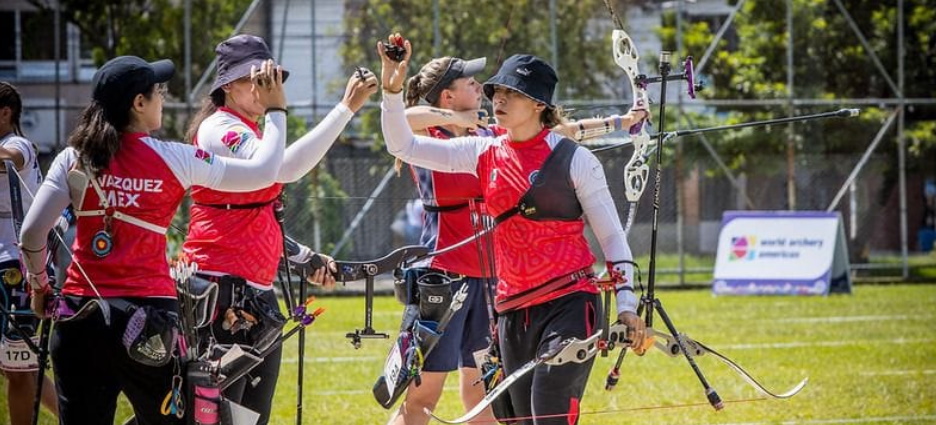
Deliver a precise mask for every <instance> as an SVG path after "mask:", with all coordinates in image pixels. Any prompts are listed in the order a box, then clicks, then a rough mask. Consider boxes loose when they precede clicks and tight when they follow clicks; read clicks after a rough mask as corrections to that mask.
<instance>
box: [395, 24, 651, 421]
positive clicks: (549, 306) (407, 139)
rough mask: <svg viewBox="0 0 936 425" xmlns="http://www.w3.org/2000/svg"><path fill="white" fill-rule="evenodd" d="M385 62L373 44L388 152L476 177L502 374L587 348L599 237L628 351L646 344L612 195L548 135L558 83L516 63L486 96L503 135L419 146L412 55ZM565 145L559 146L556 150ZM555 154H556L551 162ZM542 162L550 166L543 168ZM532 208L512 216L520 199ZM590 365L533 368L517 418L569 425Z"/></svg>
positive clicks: (584, 159)
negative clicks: (489, 231)
mask: <svg viewBox="0 0 936 425" xmlns="http://www.w3.org/2000/svg"><path fill="white" fill-rule="evenodd" d="M404 48H405V49H406V52H407V53H406V55H405V57H404V58H403V60H402V61H401V62H399V63H397V62H394V61H392V60H391V59H390V58H389V57H388V56H387V54H386V53H385V52H384V50H383V49H382V48H380V47H379V46H378V49H377V50H378V54H379V55H380V56H381V60H382V64H383V70H382V72H381V80H382V83H383V103H382V106H381V107H382V110H383V114H382V129H383V133H384V139H385V140H386V141H387V150H388V151H389V152H390V153H391V154H393V155H394V156H396V157H397V158H399V159H402V160H403V161H406V162H409V163H411V164H414V165H417V166H420V167H425V168H428V169H432V170H437V171H448V172H463V173H471V174H474V175H475V176H477V177H478V179H479V180H480V184H481V191H482V194H483V196H484V200H485V205H486V208H487V212H488V213H490V214H491V215H493V216H496V217H498V219H497V221H498V222H499V224H498V225H497V227H496V229H495V231H494V254H495V262H496V264H497V279H498V283H497V295H496V298H495V307H496V309H497V311H498V313H499V314H500V319H499V321H498V329H497V332H498V335H499V340H500V341H499V342H500V348H501V354H502V356H503V362H504V368H505V372H506V373H511V372H513V371H514V370H516V369H518V368H520V367H521V366H522V365H523V364H524V363H526V362H528V361H530V360H532V359H534V358H535V357H537V356H539V355H540V354H543V353H545V352H548V351H551V350H552V349H554V348H556V347H557V345H558V344H559V343H560V342H562V341H563V340H565V339H567V338H573V337H574V338H578V339H586V338H588V337H590V336H591V335H593V334H594V333H595V332H596V331H597V327H598V324H599V321H600V318H599V317H598V314H599V303H598V295H597V294H598V289H597V287H596V286H595V284H594V282H593V280H594V279H593V274H594V273H593V271H592V270H591V267H592V264H593V263H594V261H595V257H594V255H593V254H592V253H591V251H590V249H589V246H588V243H587V241H586V240H585V237H584V235H583V230H584V220H583V217H585V218H587V219H588V221H589V224H590V225H591V226H592V228H593V230H594V231H595V234H596V236H597V237H598V240H599V242H600V243H601V247H602V251H604V254H605V258H606V259H608V261H609V264H610V265H611V266H612V267H613V268H614V269H615V270H617V271H618V272H620V273H621V274H623V276H624V277H625V281H624V283H622V284H620V285H619V287H618V288H617V289H618V303H617V304H618V305H617V307H618V319H619V320H620V321H621V322H622V323H624V324H625V325H627V327H628V328H629V330H628V335H627V337H628V338H629V339H630V340H631V344H632V345H633V346H635V347H637V346H639V345H640V344H641V343H642V341H643V338H644V324H643V322H642V321H641V320H640V318H639V317H637V315H636V307H637V298H636V296H635V295H634V293H633V285H632V284H631V283H630V282H631V279H630V278H631V277H632V276H633V269H632V267H631V266H630V263H629V261H631V259H632V258H631V252H630V248H629V247H628V245H627V241H626V239H625V236H624V232H623V229H622V227H621V223H620V220H619V219H618V216H617V212H616V209H615V207H614V201H613V200H612V199H611V195H610V192H609V191H608V187H607V182H606V180H605V176H604V170H603V169H602V167H601V164H600V163H599V162H598V160H597V159H596V158H595V157H594V155H592V154H591V153H590V152H588V151H587V150H585V149H576V147H575V146H574V144H572V146H571V147H570V143H571V142H567V141H564V140H563V139H564V138H563V136H561V135H559V134H557V133H555V132H553V131H551V130H550V128H552V127H554V126H556V125H558V124H560V123H561V121H562V119H561V116H560V115H559V114H558V109H557V108H556V106H555V105H554V104H553V103H552V95H553V92H554V90H555V85H556V82H557V81H558V79H557V77H556V74H555V71H553V69H552V68H551V67H550V66H549V65H548V64H547V63H546V62H544V61H543V60H541V59H539V58H537V57H534V56H529V55H514V56H512V57H510V58H509V59H507V61H505V62H504V64H503V65H502V66H501V68H500V70H499V71H498V73H497V75H495V76H494V77H492V78H491V79H490V80H488V81H487V82H486V83H485V84H484V86H483V89H484V93H485V95H486V96H487V97H488V98H490V99H491V101H492V102H493V109H494V116H495V118H496V119H497V122H498V125H499V126H500V127H503V128H504V129H505V134H503V135H500V136H495V137H490V136H465V137H459V138H454V139H451V140H444V141H443V140H440V139H437V138H433V137H425V136H415V135H413V133H412V131H411V129H410V128H409V126H408V125H407V123H406V117H405V110H404V108H405V105H404V103H403V95H402V91H403V81H404V80H405V73H406V66H407V64H408V60H409V52H411V46H410V45H409V42H408V41H407V42H405V43H404ZM560 147H561V148H560ZM554 151H555V152H556V155H552V154H553V152H554ZM547 159H549V161H550V162H549V164H553V165H551V166H544V164H545V163H546V161H547ZM531 188H542V189H540V190H536V191H532V192H530V193H529V196H527V197H525V198H526V199H525V200H527V201H528V202H527V203H526V205H525V206H524V208H522V209H521V208H519V205H518V204H519V203H520V200H521V197H523V196H524V195H525V194H527V192H528V190H529V189H531ZM592 362H593V360H589V361H586V362H585V363H581V364H576V363H572V364H565V365H563V366H551V367H547V366H545V365H543V366H540V367H537V368H536V369H535V370H534V371H533V373H532V374H530V375H527V376H525V377H524V378H522V379H521V380H520V381H518V382H517V383H516V384H515V385H512V386H511V387H510V388H509V393H510V398H511V402H512V407H513V410H514V413H515V415H516V416H518V417H525V418H533V419H532V422H533V423H536V424H547V423H563V424H566V423H576V422H577V421H578V415H579V404H580V401H581V398H582V395H583V393H584V389H585V384H586V382H587V379H588V374H589V372H590V370H591V366H592Z"/></svg>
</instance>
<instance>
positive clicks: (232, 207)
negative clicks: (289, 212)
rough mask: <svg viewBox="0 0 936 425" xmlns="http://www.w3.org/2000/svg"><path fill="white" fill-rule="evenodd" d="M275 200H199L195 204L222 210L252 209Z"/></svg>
mask: <svg viewBox="0 0 936 425" xmlns="http://www.w3.org/2000/svg"><path fill="white" fill-rule="evenodd" d="M275 201H276V198H273V199H271V200H269V201H263V202H251V203H249V204H203V203H201V202H196V203H195V205H198V206H200V207H208V208H218V209H222V210H252V209H256V208H263V207H265V206H267V205H270V204H272V203H273V202H275Z"/></svg>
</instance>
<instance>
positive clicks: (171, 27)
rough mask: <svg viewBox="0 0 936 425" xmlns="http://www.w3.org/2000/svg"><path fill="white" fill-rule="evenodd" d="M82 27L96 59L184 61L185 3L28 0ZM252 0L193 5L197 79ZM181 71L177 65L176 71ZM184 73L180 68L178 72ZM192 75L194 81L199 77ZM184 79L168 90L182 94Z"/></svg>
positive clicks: (175, 0)
mask: <svg viewBox="0 0 936 425" xmlns="http://www.w3.org/2000/svg"><path fill="white" fill-rule="evenodd" d="M27 1H29V3H31V4H32V5H34V6H36V7H37V8H39V9H40V10H42V11H45V12H48V13H52V11H53V9H54V8H55V7H56V4H57V5H58V8H59V12H60V13H61V15H62V19H64V20H66V21H68V22H70V23H71V24H73V25H75V26H76V27H78V29H79V30H80V31H81V34H82V37H83V39H84V40H85V41H87V42H88V43H90V45H91V46H92V55H93V58H94V63H95V64H96V65H101V64H103V63H104V62H106V61H107V60H108V59H111V58H114V57H116V56H120V55H134V56H139V57H141V58H144V59H147V60H156V59H163V58H169V59H172V61H173V62H175V64H176V67H177V68H181V65H182V64H183V63H185V56H184V54H185V50H184V49H185V43H184V37H185V28H184V26H183V25H184V21H185V19H184V13H185V9H184V5H183V2H181V1H178V0H56V1H52V0H27ZM249 4H250V0H201V1H198V2H193V6H192V8H191V9H192V16H191V19H192V38H191V46H192V75H193V76H195V78H197V76H199V75H201V74H202V73H203V72H204V71H205V69H206V68H207V67H208V65H209V64H210V61H211V58H213V57H214V48H215V46H216V45H217V44H218V43H219V42H220V41H221V40H224V39H225V38H227V37H229V36H230V35H231V32H232V31H233V29H234V24H235V23H236V22H237V20H238V19H239V18H240V17H241V15H242V14H243V13H244V10H245V9H246V8H247V5H249ZM178 70H180V69H177V71H178ZM178 74H180V72H177V75H178ZM195 78H193V79H195ZM184 85H185V82H184V79H182V78H173V79H172V81H170V82H169V91H170V93H172V94H174V95H175V97H176V98H184V95H185V94H186V93H184V92H185V86H184Z"/></svg>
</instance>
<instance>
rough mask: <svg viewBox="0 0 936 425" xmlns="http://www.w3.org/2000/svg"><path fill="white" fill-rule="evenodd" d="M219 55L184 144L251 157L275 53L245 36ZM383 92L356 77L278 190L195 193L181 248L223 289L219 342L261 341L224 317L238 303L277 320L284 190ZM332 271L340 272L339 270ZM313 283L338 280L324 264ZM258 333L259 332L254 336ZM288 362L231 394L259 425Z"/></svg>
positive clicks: (293, 156) (297, 148)
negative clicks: (261, 91) (263, 69)
mask: <svg viewBox="0 0 936 425" xmlns="http://www.w3.org/2000/svg"><path fill="white" fill-rule="evenodd" d="M215 52H216V53H217V60H218V75H217V78H216V80H215V82H214V84H213V85H212V87H211V92H210V93H209V97H208V99H206V100H205V103H204V106H203V108H202V110H201V111H200V112H199V114H198V115H197V116H196V117H195V119H193V121H192V123H191V124H190V125H189V130H188V136H187V139H188V140H190V141H192V142H193V143H194V144H195V145H196V146H198V147H199V148H201V149H204V150H206V151H208V152H211V153H212V154H214V155H216V156H219V157H231V158H245V159H246V158H251V157H252V156H253V155H255V154H256V152H257V150H258V149H259V148H260V146H262V144H264V143H266V142H267V141H266V140H265V139H264V137H263V132H261V131H260V129H259V128H258V126H257V121H258V120H259V119H260V118H261V117H262V115H263V105H262V104H260V103H259V101H258V99H257V98H256V96H254V95H253V93H255V92H256V87H255V86H254V84H253V82H252V81H251V80H250V68H251V67H252V66H256V64H258V63H262V62H263V61H265V60H271V59H272V57H273V56H272V53H271V52H270V49H269V48H268V47H267V44H266V42H264V41H263V39H262V38H260V37H256V36H253V35H247V34H242V35H237V36H234V37H231V38H229V39H227V40H225V41H223V42H221V43H220V44H218V46H217V48H216V49H215ZM376 92H377V77H376V76H374V75H373V73H371V72H370V71H366V70H360V71H358V72H356V73H355V75H353V76H352V77H351V78H350V80H349V81H348V84H347V87H346V90H345V94H344V99H342V101H341V102H340V103H338V104H337V105H335V107H334V108H333V109H332V110H331V112H329V114H328V115H327V116H326V117H325V118H324V119H323V120H322V121H321V122H319V123H318V125H316V126H315V128H313V129H312V130H311V131H309V132H308V133H306V134H305V135H303V136H302V137H300V138H299V140H297V141H296V142H294V143H292V144H291V145H290V146H289V148H287V149H286V151H285V153H284V156H283V162H282V165H281V166H280V171H279V174H278V175H277V176H276V180H275V182H274V183H273V184H271V185H268V186H265V187H263V188H260V189H258V190H255V191H251V192H246V193H243V192H242V193H234V192H230V191H222V190H214V189H211V188H207V187H194V188H193V189H192V206H191V209H190V218H191V219H190V222H189V232H188V236H186V239H185V244H184V245H183V251H184V253H185V256H186V257H187V259H188V260H189V261H192V262H195V263H198V266H199V270H200V271H201V273H202V274H203V277H205V278H207V279H210V280H212V281H216V282H218V284H219V287H220V293H221V295H220V296H219V298H218V312H219V314H218V315H217V316H218V317H217V319H216V320H215V321H214V323H212V325H211V326H209V327H207V328H205V329H203V331H204V333H206V334H208V335H210V336H211V337H212V338H213V339H214V340H215V341H216V342H218V343H221V344H232V343H237V344H245V345H255V343H257V341H255V339H256V338H255V337H254V336H253V334H252V333H251V332H250V331H249V330H248V328H247V327H244V326H237V325H236V324H233V323H230V320H231V319H233V318H235V317H238V316H237V315H236V314H234V315H231V314H225V313H226V312H227V310H228V309H229V308H231V307H232V306H237V305H243V306H245V309H246V312H247V313H248V314H250V315H251V316H253V317H255V318H257V319H258V320H260V321H263V320H264V319H263V317H264V314H262V313H261V312H260V311H254V310H255V309H252V308H251V307H250V306H257V305H260V304H262V305H264V306H265V307H262V308H263V309H269V310H272V311H275V312H276V314H279V304H278V303H277V300H276V294H275V293H274V291H273V283H272V282H273V279H274V278H275V277H276V270H277V266H278V265H279V259H280V257H282V255H283V236H282V230H281V229H280V224H279V223H278V222H277V219H276V217H275V216H274V203H275V202H276V201H277V200H278V198H279V195H280V193H281V192H282V190H283V184H284V183H290V182H294V181H296V180H299V178H301V177H302V176H304V175H305V174H306V173H308V172H309V171H310V170H311V169H312V168H313V167H315V165H316V164H318V162H319V161H321V159H322V157H324V156H325V153H326V152H327V151H328V148H329V147H331V145H332V144H333V143H334V142H335V140H336V139H337V138H338V135H339V134H341V131H342V130H344V128H345V126H346V125H347V124H348V122H349V121H351V118H352V117H353V116H354V113H355V112H357V111H358V110H359V109H360V108H361V107H362V106H363V105H364V102H365V101H366V100H367V98H368V97H370V96H371V95H372V94H374V93H376ZM297 249H300V250H302V251H305V252H306V253H305V255H306V256H308V255H310V254H311V253H309V252H308V248H306V247H303V246H301V245H297ZM312 255H314V254H312ZM323 257H325V258H324V259H323V260H322V263H326V264H328V263H330V262H331V258H328V257H327V256H323ZM329 265H330V266H331V267H332V268H333V267H334V264H333V263H332V264H329ZM332 271H334V270H332ZM309 280H310V281H312V282H315V283H322V284H324V285H325V286H326V287H331V286H334V283H335V280H334V278H333V277H332V275H331V273H327V272H326V270H325V267H320V268H319V269H317V270H316V271H315V272H314V273H313V275H312V276H310V277H309ZM235 309H236V307H235ZM232 311H233V310H232ZM260 325H263V324H262V323H261V324H260ZM267 325H269V324H267ZM251 328H252V326H251ZM273 329H278V328H276V327H273ZM253 332H254V334H256V330H254V331H253ZM208 335H206V336H208ZM203 340H207V338H203ZM281 358H282V348H277V349H275V350H274V351H273V352H271V353H270V354H269V355H268V356H266V357H265V358H264V360H263V363H262V364H260V365H259V366H257V368H256V369H254V370H253V371H252V372H251V374H250V376H248V377H244V378H242V379H241V380H240V381H239V382H237V383H234V384H233V385H231V386H230V387H229V388H228V389H227V390H225V397H226V398H227V399H229V400H232V401H234V402H236V403H240V404H242V405H244V406H245V407H247V408H249V409H251V410H253V411H255V412H257V413H260V420H259V422H258V423H259V424H261V425H263V424H266V423H267V422H268V421H269V417H270V409H271V408H272V403H273V394H274V392H275V390H276V381H277V377H278V375H279V367H280V360H281ZM257 378H259V379H257ZM248 382H250V383H249V384H248Z"/></svg>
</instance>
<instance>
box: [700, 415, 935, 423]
mask: <svg viewBox="0 0 936 425" xmlns="http://www.w3.org/2000/svg"><path fill="white" fill-rule="evenodd" d="M933 420H936V415H919V416H881V417H877V418H831V419H811V420H802V421H782V422H774V421H770V422H733V423H726V424H722V423H718V424H714V423H713V424H704V425H767V424H771V425H776V424H780V425H806V424H863V423H873V422H904V421H933Z"/></svg>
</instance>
